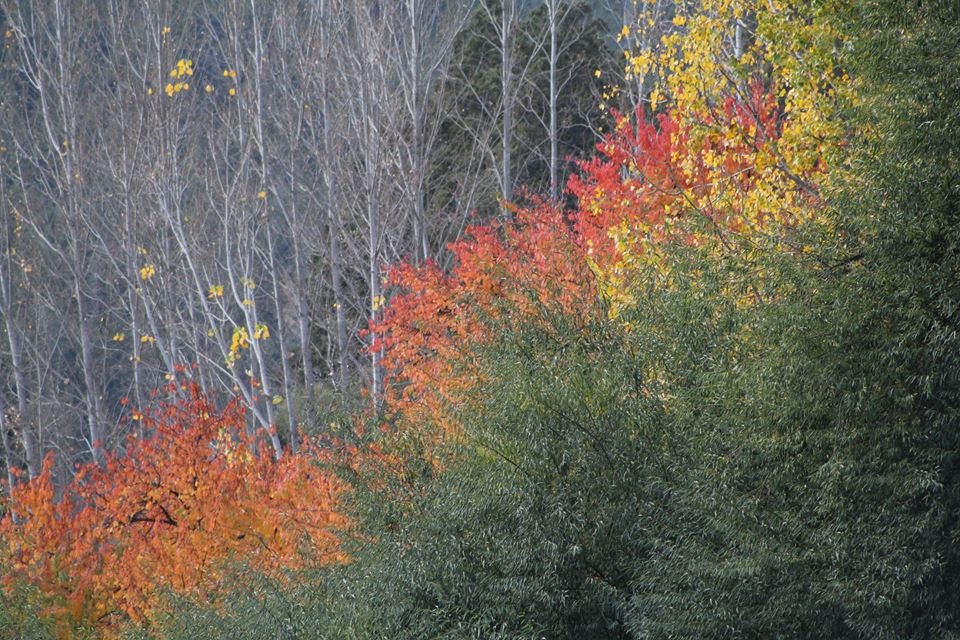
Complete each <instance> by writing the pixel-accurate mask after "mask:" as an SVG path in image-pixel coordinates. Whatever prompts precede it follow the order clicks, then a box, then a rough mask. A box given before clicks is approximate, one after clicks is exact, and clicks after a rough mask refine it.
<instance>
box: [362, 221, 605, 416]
mask: <svg viewBox="0 0 960 640" xmlns="http://www.w3.org/2000/svg"><path fill="white" fill-rule="evenodd" d="M514 213H515V216H516V218H515V220H514V221H511V222H507V223H494V224H489V225H477V226H472V227H469V228H468V229H467V231H466V233H465V235H464V237H463V238H462V239H460V240H458V241H457V242H454V243H452V244H451V245H450V247H449V248H450V250H451V251H452V252H453V254H454V256H455V258H456V267H455V268H454V269H453V270H452V271H451V272H450V273H443V272H442V270H441V269H440V268H439V267H437V265H436V264H434V263H428V264H427V265H425V266H423V267H419V268H418V267H414V266H412V265H410V264H401V265H399V266H397V267H395V268H393V269H392V270H391V271H390V273H389V275H388V283H389V284H390V285H391V286H393V287H396V288H398V289H400V290H402V293H401V294H399V295H396V296H394V297H393V299H392V300H391V301H390V305H389V306H388V307H387V309H386V310H385V312H384V314H383V318H382V320H381V321H380V322H379V323H377V324H376V325H375V326H374V332H375V334H376V335H377V336H378V340H377V342H376V343H374V345H373V346H372V348H374V349H380V348H383V349H384V353H385V356H384V359H383V364H384V366H385V367H386V369H387V372H388V375H389V377H390V379H391V380H392V381H393V382H394V383H395V384H394V385H393V386H392V393H393V394H394V395H393V397H392V400H393V401H394V403H395V406H397V407H398V408H402V409H403V410H404V415H405V417H406V418H407V419H409V420H410V421H411V423H416V421H417V419H418V418H420V417H426V416H429V417H430V419H431V420H433V421H434V422H435V423H436V424H438V425H439V426H441V427H442V428H445V429H451V428H454V425H453V423H452V421H451V417H450V416H448V415H447V412H446V411H445V407H448V406H451V403H455V401H456V398H457V397H458V395H459V394H461V393H464V392H466V391H467V390H469V389H470V388H472V387H473V385H474V384H475V382H476V379H475V376H476V375H477V373H476V371H473V370H471V369H470V367H469V361H468V356H469V350H468V349H464V348H463V347H464V346H466V345H468V344H475V343H479V342H482V341H483V340H484V339H485V338H486V337H487V336H488V334H489V333H490V331H491V328H492V327H495V326H509V325H510V324H512V323H517V322H520V321H523V320H525V319H529V318H530V317H531V315H532V314H533V312H534V311H535V310H536V309H537V308H543V307H552V308H556V309H565V310H568V311H571V312H576V310H577V309H580V310H583V311H586V310H587V309H588V308H589V307H590V301H591V300H593V299H594V293H593V292H592V291H591V290H590V279H589V277H588V276H589V270H588V267H587V264H586V262H585V261H584V260H582V259H581V258H580V257H578V256H579V254H580V253H581V249H580V247H579V245H578V244H577V242H576V237H575V234H574V232H573V229H572V228H571V226H570V224H569V221H568V220H567V219H565V217H564V215H563V213H562V212H560V211H558V210H557V209H555V208H553V207H550V206H548V205H547V204H545V203H542V202H541V203H537V204H535V205H534V206H532V207H529V208H525V209H517V210H516V211H515V212H514Z"/></svg>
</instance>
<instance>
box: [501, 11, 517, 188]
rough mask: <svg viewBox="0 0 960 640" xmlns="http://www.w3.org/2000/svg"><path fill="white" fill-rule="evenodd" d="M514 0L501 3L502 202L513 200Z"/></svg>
mask: <svg viewBox="0 0 960 640" xmlns="http://www.w3.org/2000/svg"><path fill="white" fill-rule="evenodd" d="M514 1H515V0H504V3H503V16H502V19H503V23H502V25H501V29H500V51H501V54H502V55H501V59H500V92H501V95H502V96H503V123H502V124H503V149H502V158H501V163H502V165H503V166H502V168H501V171H502V177H501V180H502V182H503V200H504V202H512V201H513V158H512V147H513V110H514V102H515V96H514V89H513V82H514V79H513V41H514V31H515V28H516V27H515V16H514V12H515V10H516V7H515V6H514Z"/></svg>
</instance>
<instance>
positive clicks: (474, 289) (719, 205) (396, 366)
mask: <svg viewBox="0 0 960 640" xmlns="http://www.w3.org/2000/svg"><path fill="white" fill-rule="evenodd" d="M781 116H782V113H781V112H780V110H779V109H778V107H777V101H776V99H775V98H774V96H773V95H772V94H770V93H768V92H765V91H764V90H763V88H762V86H761V85H760V84H759V83H754V84H753V85H752V88H751V90H750V92H749V93H748V95H747V96H746V97H744V98H742V99H740V98H737V97H734V96H728V97H727V99H726V100H725V101H724V102H723V105H722V108H720V109H717V110H715V111H714V112H711V113H702V114H699V115H698V117H697V118H686V117H682V115H681V114H677V113H673V112H664V113H661V114H658V115H657V116H655V117H653V118H649V117H647V116H646V114H645V113H644V112H643V111H642V110H640V111H638V112H637V113H635V114H632V115H631V116H621V115H619V114H614V117H615V127H614V130H613V131H612V132H611V133H609V134H608V135H606V136H605V138H604V140H603V141H602V142H601V143H600V144H598V145H597V155H596V156H595V157H593V158H591V159H589V160H585V161H582V162H580V163H579V173H578V174H577V175H574V176H572V177H571V179H570V182H569V185H568V192H569V193H570V195H571V196H574V197H575V198H576V202H577V206H576V207H575V208H574V209H573V210H572V211H564V210H562V209H561V208H559V207H554V206H550V205H548V204H547V203H544V202H539V201H538V202H535V203H534V204H533V205H532V206H529V207H526V208H515V209H514V210H513V214H514V217H513V219H512V220H510V221H508V222H502V221H498V222H494V223H491V224H487V225H477V226H473V227H471V228H469V229H468V230H467V232H466V234H465V236H464V238H463V239H461V240H460V241H458V242H455V243H453V244H452V245H451V246H450V250H451V252H452V253H453V255H454V257H455V260H456V262H455V266H454V268H453V269H452V270H451V271H450V272H449V273H445V272H443V271H442V270H441V269H440V268H439V267H437V266H436V265H435V264H432V263H430V264H427V265H425V266H422V267H415V266H413V265H410V264H402V265H400V266H398V267H396V268H394V269H393V270H392V271H391V272H390V275H389V284H390V285H392V286H393V287H395V291H397V292H398V293H397V294H396V295H395V296H394V297H393V298H392V300H391V303H390V305H389V307H388V308H387V309H386V311H385V313H384V315H383V319H382V320H381V321H380V322H379V323H377V324H375V325H374V327H373V329H374V333H375V334H376V335H377V336H379V341H378V342H377V343H376V344H375V345H374V348H376V349H381V348H382V349H384V352H385V357H384V360H383V362H384V365H385V366H386V367H387V369H388V373H389V374H390V376H391V377H392V380H393V381H394V383H395V385H394V393H395V394H396V398H395V400H396V401H397V402H398V406H400V407H401V408H402V409H403V410H404V415H406V416H407V417H410V416H414V417H423V416H429V417H430V418H431V420H433V422H434V423H435V424H440V425H441V426H442V427H443V428H444V430H449V429H451V428H455V424H453V422H452V418H451V416H449V415H448V411H447V409H446V408H449V407H451V406H455V405H456V404H457V398H458V397H462V396H459V394H463V393H465V392H468V391H469V389H470V388H471V386H472V385H474V384H475V383H476V382H477V379H476V376H477V375H478V374H477V372H475V371H472V370H471V369H470V367H469V358H468V356H469V349H468V348H465V346H468V345H475V344H479V343H482V342H483V341H484V339H485V338H486V336H487V334H488V333H489V329H490V328H491V327H495V326H508V325H509V324H510V323H520V322H530V321H533V320H534V319H535V316H536V313H535V311H536V310H537V309H542V308H544V307H553V308H555V309H558V310H560V311H562V312H563V313H565V314H568V315H569V316H571V317H578V316H585V315H586V314H589V313H590V312H591V309H595V308H596V304H595V303H596V301H597V298H598V296H600V297H602V298H603V299H605V301H606V307H607V310H608V313H609V314H610V315H611V316H617V315H619V314H620V312H621V311H623V310H624V309H625V308H627V307H629V305H630V304H631V301H632V296H633V295H634V293H635V292H636V291H637V280H638V279H644V278H645V279H647V280H649V279H651V277H653V278H654V279H656V278H659V277H662V276H664V275H666V273H667V271H668V270H669V266H668V265H667V264H666V263H665V262H664V261H663V260H662V258H661V254H662V253H663V250H664V249H665V248H666V247H667V246H669V245H670V244H674V243H677V244H680V245H683V246H694V247H699V248H702V249H703V250H705V251H708V252H711V253H717V252H732V253H738V252H739V253H742V252H743V247H744V246H751V245H752V244H753V245H755V244H756V243H758V242H761V241H762V240H764V239H768V238H770V237H780V235H781V234H783V233H784V232H785V231H786V230H789V229H790V228H792V227H793V226H794V225H795V224H796V223H797V222H798V221H799V218H798V215H797V211H796V210H795V209H794V208H793V203H795V202H797V201H798V199H799V198H802V197H803V196H798V195H797V193H798V192H803V191H804V190H808V191H809V190H810V189H811V185H813V184H814V179H815V177H816V175H817V174H818V173H819V172H820V171H821V167H822V163H814V164H813V165H812V166H811V169H810V171H808V172H807V173H806V174H804V175H803V176H802V177H797V176H789V175H786V174H784V173H783V172H780V171H777V170H776V167H775V166H773V165H772V164H771V163H772V161H771V160H770V158H772V157H773V156H774V155H775V153H776V145H777V142H778V131H779V129H778V122H779V121H780V118H781ZM805 198H806V199H805V200H804V201H805V203H806V204H807V205H811V204H813V203H815V200H816V199H815V198H814V197H813V195H812V194H810V193H807V195H806V197H805ZM788 205H789V206H788ZM810 210H814V208H812V207H811V209H810ZM651 274H653V275H652V276H651ZM654 284H656V283H654Z"/></svg>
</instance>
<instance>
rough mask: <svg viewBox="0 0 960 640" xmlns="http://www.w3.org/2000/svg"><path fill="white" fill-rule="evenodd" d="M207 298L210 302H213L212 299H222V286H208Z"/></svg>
mask: <svg viewBox="0 0 960 640" xmlns="http://www.w3.org/2000/svg"><path fill="white" fill-rule="evenodd" d="M207 297H208V298H210V299H211V300H213V299H215V298H222V297H223V285H222V284H212V285H210V288H209V289H208V290H207Z"/></svg>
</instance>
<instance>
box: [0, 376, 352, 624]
mask: <svg viewBox="0 0 960 640" xmlns="http://www.w3.org/2000/svg"><path fill="white" fill-rule="evenodd" d="M185 386H186V387H187V391H188V394H189V395H188V396H187V397H186V398H185V399H183V400H180V401H176V402H170V403H166V404H161V405H160V406H159V407H158V408H156V409H155V410H152V411H146V412H144V413H142V414H141V413H135V414H134V416H135V417H136V418H138V419H140V420H142V421H143V423H144V425H143V426H144V433H146V434H148V435H147V436H145V437H143V438H131V439H130V440H129V442H128V443H127V447H126V451H125V452H124V453H122V454H112V455H108V456H107V458H106V460H105V462H104V463H103V465H95V464H88V465H85V466H83V467H81V468H80V469H78V472H77V474H76V476H75V477H74V479H73V480H72V481H71V482H70V483H69V484H68V485H67V486H66V487H65V488H64V489H63V490H62V492H60V493H62V495H61V496H58V495H56V494H57V493H58V492H56V491H55V490H54V483H53V479H52V475H51V461H52V460H51V458H49V457H48V459H47V462H46V464H45V466H44V471H43V473H42V474H41V475H40V476H39V477H38V478H36V479H35V480H33V481H31V482H29V483H25V484H21V485H19V486H17V487H15V488H14V489H13V490H12V492H11V493H12V495H11V497H10V499H9V503H8V504H7V505H5V506H6V515H5V516H4V518H3V519H2V520H0V541H2V543H3V545H2V548H0V554H2V567H3V568H2V574H0V575H2V577H3V583H4V587H6V588H10V587H13V586H15V585H16V584H17V583H18V582H21V583H27V584H31V585H33V586H35V587H36V588H37V589H38V591H39V593H40V594H41V598H42V600H43V603H42V606H43V607H44V609H45V612H46V613H47V614H48V615H50V616H51V617H52V618H53V619H54V620H56V621H57V623H58V624H59V625H60V627H61V629H62V630H63V631H64V634H65V635H68V634H69V631H68V630H69V629H71V628H74V627H77V626H87V627H89V626H96V625H99V626H103V627H104V630H105V631H109V629H110V628H111V627H112V626H113V624H114V623H115V622H117V621H118V620H124V619H131V620H134V621H144V620H148V619H150V618H151V617H153V616H154V615H155V614H156V613H157V612H158V610H159V607H161V606H162V600H161V598H162V596H163V594H164V592H166V591H171V592H174V593H177V594H180V595H183V596H186V597H197V598H201V597H202V598H207V597H209V595H210V594H215V593H217V590H218V589H219V588H220V587H221V586H222V585H221V581H222V580H223V579H224V577H225V573H224V572H225V571H226V570H227V569H228V566H227V565H228V561H230V560H232V559H237V560H242V561H243V562H245V563H248V564H249V566H251V567H252V568H254V569H257V570H260V571H264V572H267V573H275V572H276V571H277V570H279V569H286V568H296V567H298V566H301V565H302V564H303V563H304V562H305V561H306V559H307V558H311V559H312V560H315V561H317V562H321V563H323V562H337V561H341V560H342V559H343V558H342V556H341V554H340V552H339V547H338V543H337V537H336V529H337V527H338V525H339V524H341V520H342V519H341V517H340V516H339V515H338V514H337V510H336V506H337V496H338V492H339V490H340V487H339V485H338V482H337V481H336V480H335V479H334V478H333V477H332V476H331V475H330V474H329V473H327V472H325V471H323V470H322V469H321V468H320V466H318V461H320V460H321V459H322V458H324V457H325V456H328V455H329V454H327V453H324V452H323V451H321V450H319V449H317V448H314V449H312V450H306V451H304V452H302V453H300V454H298V455H288V456H285V457H284V458H283V459H281V460H279V461H277V460H275V459H274V457H273V456H272V455H270V452H269V451H268V450H267V449H266V448H264V445H263V443H262V442H257V441H256V440H254V439H252V438H251V437H249V436H248V435H247V430H246V428H245V426H246V419H245V417H244V411H243V409H242V407H241V406H240V404H239V403H238V402H232V403H230V404H229V405H227V406H226V407H225V408H223V409H222V410H220V409H218V408H217V407H215V406H214V405H213V403H212V402H211V401H210V400H209V399H208V398H207V397H205V396H204V395H203V394H202V393H201V392H200V391H199V389H198V388H197V387H196V386H190V385H185Z"/></svg>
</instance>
